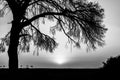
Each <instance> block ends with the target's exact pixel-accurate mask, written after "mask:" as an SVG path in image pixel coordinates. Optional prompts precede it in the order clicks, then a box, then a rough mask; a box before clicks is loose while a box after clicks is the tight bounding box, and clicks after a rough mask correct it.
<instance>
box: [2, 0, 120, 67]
mask: <svg viewBox="0 0 120 80" xmlns="http://www.w3.org/2000/svg"><path fill="white" fill-rule="evenodd" d="M90 1H98V2H99V3H100V5H101V6H102V7H103V8H104V9H105V18H104V24H105V26H106V28H108V31H107V33H106V37H105V41H106V45H105V46H104V47H103V48H98V49H97V50H96V51H93V52H89V53H87V52H86V50H85V47H84V46H83V47H82V48H81V49H76V48H72V52H71V50H70V49H71V48H70V45H69V46H68V48H66V47H67V46H65V44H66V42H67V39H66V38H65V35H64V34H63V33H61V32H57V34H56V36H59V37H56V38H57V40H56V41H58V42H59V46H58V48H57V49H56V50H55V52H54V53H52V54H50V53H46V52H45V51H42V52H40V54H39V56H33V55H32V52H31V53H29V54H28V53H25V54H20V55H19V61H20V64H22V65H27V64H28V65H34V66H35V67H52V68H58V67H59V68H60V67H66V68H68V67H69V68H81V67H82V68H96V67H100V66H102V62H103V61H105V60H106V59H107V58H108V57H110V56H117V55H120V44H119V40H120V36H119V35H120V22H119V21H120V20H119V19H120V16H119V14H120V8H119V5H120V0H90ZM11 18H12V16H11V15H10V14H9V15H7V16H6V17H5V18H0V36H1V37H3V36H4V35H5V34H6V33H7V32H8V31H9V30H10V26H11V25H7V24H6V23H7V22H8V21H10V20H11ZM53 24H54V23H52V22H47V21H46V25H45V26H44V25H41V27H42V28H41V29H42V31H44V32H45V33H47V34H49V28H48V29H47V30H46V27H49V26H52V25H53ZM7 61H8V57H7V54H6V53H5V54H1V55H0V65H3V64H5V65H6V64H7Z"/></svg>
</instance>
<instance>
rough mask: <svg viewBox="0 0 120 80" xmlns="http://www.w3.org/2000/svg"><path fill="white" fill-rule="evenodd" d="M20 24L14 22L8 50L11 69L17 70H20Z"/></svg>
mask: <svg viewBox="0 0 120 80" xmlns="http://www.w3.org/2000/svg"><path fill="white" fill-rule="evenodd" d="M18 25H19V24H18V23H17V22H15V21H13V22H12V28H11V35H10V45H9V49H8V57H9V62H8V65H9V69H11V70H16V69H18V49H17V47H18V44H19V33H20V29H19V26H18Z"/></svg>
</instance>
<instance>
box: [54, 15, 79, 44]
mask: <svg viewBox="0 0 120 80" xmlns="http://www.w3.org/2000/svg"><path fill="white" fill-rule="evenodd" d="M56 19H57V20H58V21H59V24H60V26H61V28H62V30H63V32H64V34H65V35H66V36H67V37H68V38H69V39H70V40H71V41H73V42H74V43H75V44H76V43H77V42H76V41H75V40H73V39H72V38H71V37H70V36H69V35H68V34H67V33H66V31H65V29H64V28H63V26H62V24H61V22H62V20H61V19H58V18H57V17H56ZM62 23H63V22H62Z"/></svg>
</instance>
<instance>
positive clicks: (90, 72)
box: [0, 68, 119, 80]
mask: <svg viewBox="0 0 120 80" xmlns="http://www.w3.org/2000/svg"><path fill="white" fill-rule="evenodd" d="M117 72H119V70H116V69H44V68H42V69H18V70H16V71H11V70H9V69H1V70H0V80H3V79H5V78H8V79H11V80H12V79H15V80H18V79H20V80H25V79H27V80H28V79H33V80H45V79H52V80H58V79H61V80H65V79H72V80H85V79H87V80H98V79H101V80H105V77H106V78H113V79H114V80H116V79H115V78H118V77H119V75H118V74H119V73H117ZM117 75H118V76H117ZM107 80H108V79H107Z"/></svg>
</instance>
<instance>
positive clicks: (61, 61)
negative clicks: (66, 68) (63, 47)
mask: <svg viewBox="0 0 120 80" xmlns="http://www.w3.org/2000/svg"><path fill="white" fill-rule="evenodd" d="M66 61H67V60H66V58H65V56H64V55H56V56H55V57H54V62H55V63H57V64H59V65H61V64H64V63H65V62H66Z"/></svg>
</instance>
